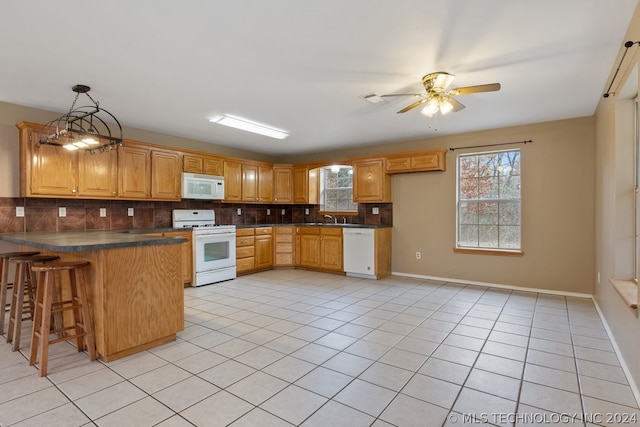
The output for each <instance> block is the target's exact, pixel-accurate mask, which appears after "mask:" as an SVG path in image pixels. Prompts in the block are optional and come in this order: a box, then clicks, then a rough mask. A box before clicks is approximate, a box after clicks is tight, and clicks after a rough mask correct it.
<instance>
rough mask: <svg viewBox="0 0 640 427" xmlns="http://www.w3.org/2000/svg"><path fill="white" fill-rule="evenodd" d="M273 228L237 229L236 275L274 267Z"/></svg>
mask: <svg viewBox="0 0 640 427" xmlns="http://www.w3.org/2000/svg"><path fill="white" fill-rule="evenodd" d="M272 246H273V237H272V227H255V228H253V227H250V228H238V229H236V273H237V274H239V275H241V274H247V273H252V272H254V271H257V270H268V269H270V268H271V266H272V265H273V247H272Z"/></svg>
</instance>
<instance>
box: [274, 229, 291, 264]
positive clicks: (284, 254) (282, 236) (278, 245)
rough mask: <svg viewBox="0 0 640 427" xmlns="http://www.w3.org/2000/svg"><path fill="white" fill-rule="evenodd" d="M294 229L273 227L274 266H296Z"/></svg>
mask: <svg viewBox="0 0 640 427" xmlns="http://www.w3.org/2000/svg"><path fill="white" fill-rule="evenodd" d="M293 231H294V227H293V226H291V227H288V226H278V227H273V266H274V267H293V266H294V243H293Z"/></svg>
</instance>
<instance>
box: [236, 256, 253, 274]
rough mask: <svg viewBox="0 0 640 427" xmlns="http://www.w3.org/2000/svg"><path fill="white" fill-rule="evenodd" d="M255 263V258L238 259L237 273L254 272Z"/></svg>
mask: <svg viewBox="0 0 640 427" xmlns="http://www.w3.org/2000/svg"><path fill="white" fill-rule="evenodd" d="M254 262H255V261H254V259H253V257H250V258H242V259H238V260H236V271H237V272H242V271H247V270H253V265H254Z"/></svg>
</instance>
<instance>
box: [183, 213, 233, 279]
mask: <svg viewBox="0 0 640 427" xmlns="http://www.w3.org/2000/svg"><path fill="white" fill-rule="evenodd" d="M172 217H173V228H179V229H185V228H190V229H191V230H192V231H193V239H192V240H193V271H195V280H194V281H193V286H203V285H208V284H211V283H217V282H222V281H224V280H231V279H235V278H236V226H235V225H217V224H216V213H215V211H214V210H213V209H196V210H191V209H174V211H173V213H172Z"/></svg>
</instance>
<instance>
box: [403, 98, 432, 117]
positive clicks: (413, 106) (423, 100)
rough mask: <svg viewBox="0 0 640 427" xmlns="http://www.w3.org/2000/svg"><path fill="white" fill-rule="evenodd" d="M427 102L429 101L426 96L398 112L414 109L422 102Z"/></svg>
mask: <svg viewBox="0 0 640 427" xmlns="http://www.w3.org/2000/svg"><path fill="white" fill-rule="evenodd" d="M425 102H427V98H424V99H421V100H419V101H416V102H414V103H413V104H411V105H408V106H406V107H404V108H403V109H402V110H400V111H398V114H401V113H406V112H407V111H409V110H413V109H414V108H416V107H417V106H419V105H421V104H424V103H425Z"/></svg>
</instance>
